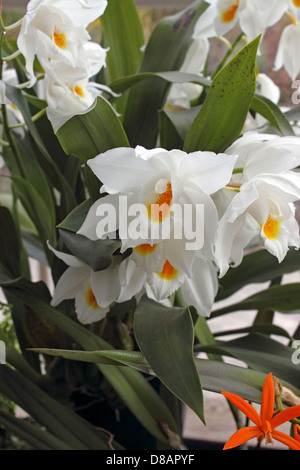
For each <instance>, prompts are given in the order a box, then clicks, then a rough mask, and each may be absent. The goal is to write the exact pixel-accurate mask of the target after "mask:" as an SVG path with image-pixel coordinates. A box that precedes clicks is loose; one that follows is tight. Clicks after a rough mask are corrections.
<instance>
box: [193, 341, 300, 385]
mask: <svg viewBox="0 0 300 470" xmlns="http://www.w3.org/2000/svg"><path fill="white" fill-rule="evenodd" d="M202 349H203V350H205V351H210V352H214V353H219V354H221V355H225V356H226V355H227V356H231V357H234V358H236V359H239V360H241V361H243V362H244V363H246V364H247V365H248V366H249V367H251V368H252V369H254V370H256V371H261V372H264V373H266V374H268V373H269V372H272V374H273V375H275V376H276V377H277V378H278V379H279V380H282V381H286V382H287V383H289V384H290V385H291V386H292V387H295V388H296V389H298V390H299V388H300V374H299V366H298V365H296V364H293V361H292V354H293V352H294V350H293V349H291V348H290V347H288V346H285V345H284V344H282V343H280V342H278V341H275V340H273V339H271V338H269V337H268V336H265V335H262V334H250V335H247V336H244V337H242V338H238V339H235V340H232V341H227V342H222V343H217V344H214V345H211V346H204V347H203V348H202Z"/></svg>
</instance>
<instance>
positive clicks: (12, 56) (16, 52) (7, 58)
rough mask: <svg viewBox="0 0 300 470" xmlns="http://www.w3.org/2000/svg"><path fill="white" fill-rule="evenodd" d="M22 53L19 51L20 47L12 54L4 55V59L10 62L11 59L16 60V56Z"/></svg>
mask: <svg viewBox="0 0 300 470" xmlns="http://www.w3.org/2000/svg"><path fill="white" fill-rule="evenodd" d="M20 54H21V52H20V51H19V49H18V50H17V51H15V52H13V53H12V54H10V55H7V56H2V60H3V61H4V62H9V61H11V60H14V59H15V58H16V57H18V56H19V55H20Z"/></svg>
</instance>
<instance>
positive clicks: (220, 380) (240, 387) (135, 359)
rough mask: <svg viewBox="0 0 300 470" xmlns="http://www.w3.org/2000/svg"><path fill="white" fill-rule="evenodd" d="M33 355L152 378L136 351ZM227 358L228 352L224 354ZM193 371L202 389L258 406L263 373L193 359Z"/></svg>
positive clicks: (214, 346)
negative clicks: (125, 369) (122, 368)
mask: <svg viewBox="0 0 300 470" xmlns="http://www.w3.org/2000/svg"><path fill="white" fill-rule="evenodd" d="M226 344H227V343H226ZM203 349H204V350H207V351H210V350H212V351H213V350H215V357H217V354H220V353H223V352H224V350H223V349H221V348H218V344H217V345H212V346H207V347H203ZM32 351H36V352H37V353H42V354H49V355H51V356H54V357H64V358H67V359H69V360H75V361H76V360H78V361H84V362H92V363H101V364H111V365H115V364H117V363H119V364H121V365H123V366H128V367H132V368H134V369H135V368H136V369H137V370H140V371H141V372H144V373H147V374H152V375H155V374H154V372H153V370H152V369H151V367H150V365H149V364H148V363H147V361H146V359H145V357H144V356H143V355H142V354H141V353H140V352H137V351H119V350H112V351H72V350H53V349H45V348H43V349H33V350H32ZM226 354H227V355H228V354H229V352H226ZM195 363H196V366H197V370H198V372H199V374H200V377H201V382H202V385H203V389H204V390H208V391H211V392H216V393H220V392H221V391H222V390H226V391H229V392H231V393H235V394H238V395H240V396H243V397H244V398H245V399H246V400H249V401H254V402H256V403H260V400H261V390H262V386H263V383H264V380H265V378H266V373H265V372H261V371H257V370H251V369H246V368H245V367H241V366H236V365H232V364H227V363H224V362H220V361H219V360H211V359H210V360H207V359H199V358H196V359H195ZM283 384H284V385H285V386H288V387H289V388H291V389H292V390H293V391H294V392H295V393H298V394H299V392H297V388H295V387H293V386H292V385H291V384H290V383H288V382H286V381H283Z"/></svg>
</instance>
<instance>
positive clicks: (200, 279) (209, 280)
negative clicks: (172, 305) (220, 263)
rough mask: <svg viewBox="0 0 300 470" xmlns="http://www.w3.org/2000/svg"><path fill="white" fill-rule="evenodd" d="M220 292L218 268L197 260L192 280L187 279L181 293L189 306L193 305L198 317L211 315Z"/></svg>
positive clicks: (199, 259)
mask: <svg viewBox="0 0 300 470" xmlns="http://www.w3.org/2000/svg"><path fill="white" fill-rule="evenodd" d="M217 292H218V278H217V271H216V268H215V267H214V266H213V264H212V263H210V262H207V261H205V260H202V259H201V258H199V257H198V258H196V259H195V262H194V266H193V276H192V278H186V279H185V281H184V283H183V285H182V287H181V293H182V296H183V298H184V300H185V302H186V303H187V304H188V305H193V306H194V307H195V308H196V310H197V313H198V315H202V316H206V317H208V316H209V315H210V312H211V309H212V306H213V303H214V300H215V297H216V295H217Z"/></svg>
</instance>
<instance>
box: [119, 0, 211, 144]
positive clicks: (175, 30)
mask: <svg viewBox="0 0 300 470" xmlns="http://www.w3.org/2000/svg"><path fill="white" fill-rule="evenodd" d="M207 6H208V5H207V4H206V3H205V2H204V1H203V0H198V1H195V2H194V3H192V4H191V5H190V6H188V7H187V8H185V9H184V10H182V11H180V12H179V13H177V14H175V15H172V16H167V17H164V18H163V19H162V20H160V21H159V22H158V23H157V25H156V27H155V28H154V30H153V32H152V34H151V36H150V38H149V41H148V43H147V46H146V49H145V54H144V57H143V62H142V64H141V67H140V69H139V73H145V72H146V73H147V72H151V73H161V72H169V71H178V70H179V69H180V67H181V65H182V63H183V61H184V58H185V55H186V52H187V50H188V48H189V46H190V44H191V40H192V34H193V31H194V26H195V23H196V21H197V19H198V18H199V16H200V15H201V14H202V13H203V12H204V11H205V9H206V8H207ZM162 44H163V47H162ZM168 88H169V83H168V82H166V81H161V80H157V78H155V79H153V80H147V81H145V82H142V83H138V84H136V85H135V86H134V87H132V88H131V90H130V93H129V98H128V102H127V106H126V109H125V113H124V119H123V123H124V129H125V131H126V133H127V136H128V139H129V141H130V145H131V146H132V147H135V146H136V145H143V146H144V147H146V148H153V147H155V145H156V141H157V134H158V112H159V110H160V109H162V107H163V104H164V100H165V98H166V94H167V91H168Z"/></svg>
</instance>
